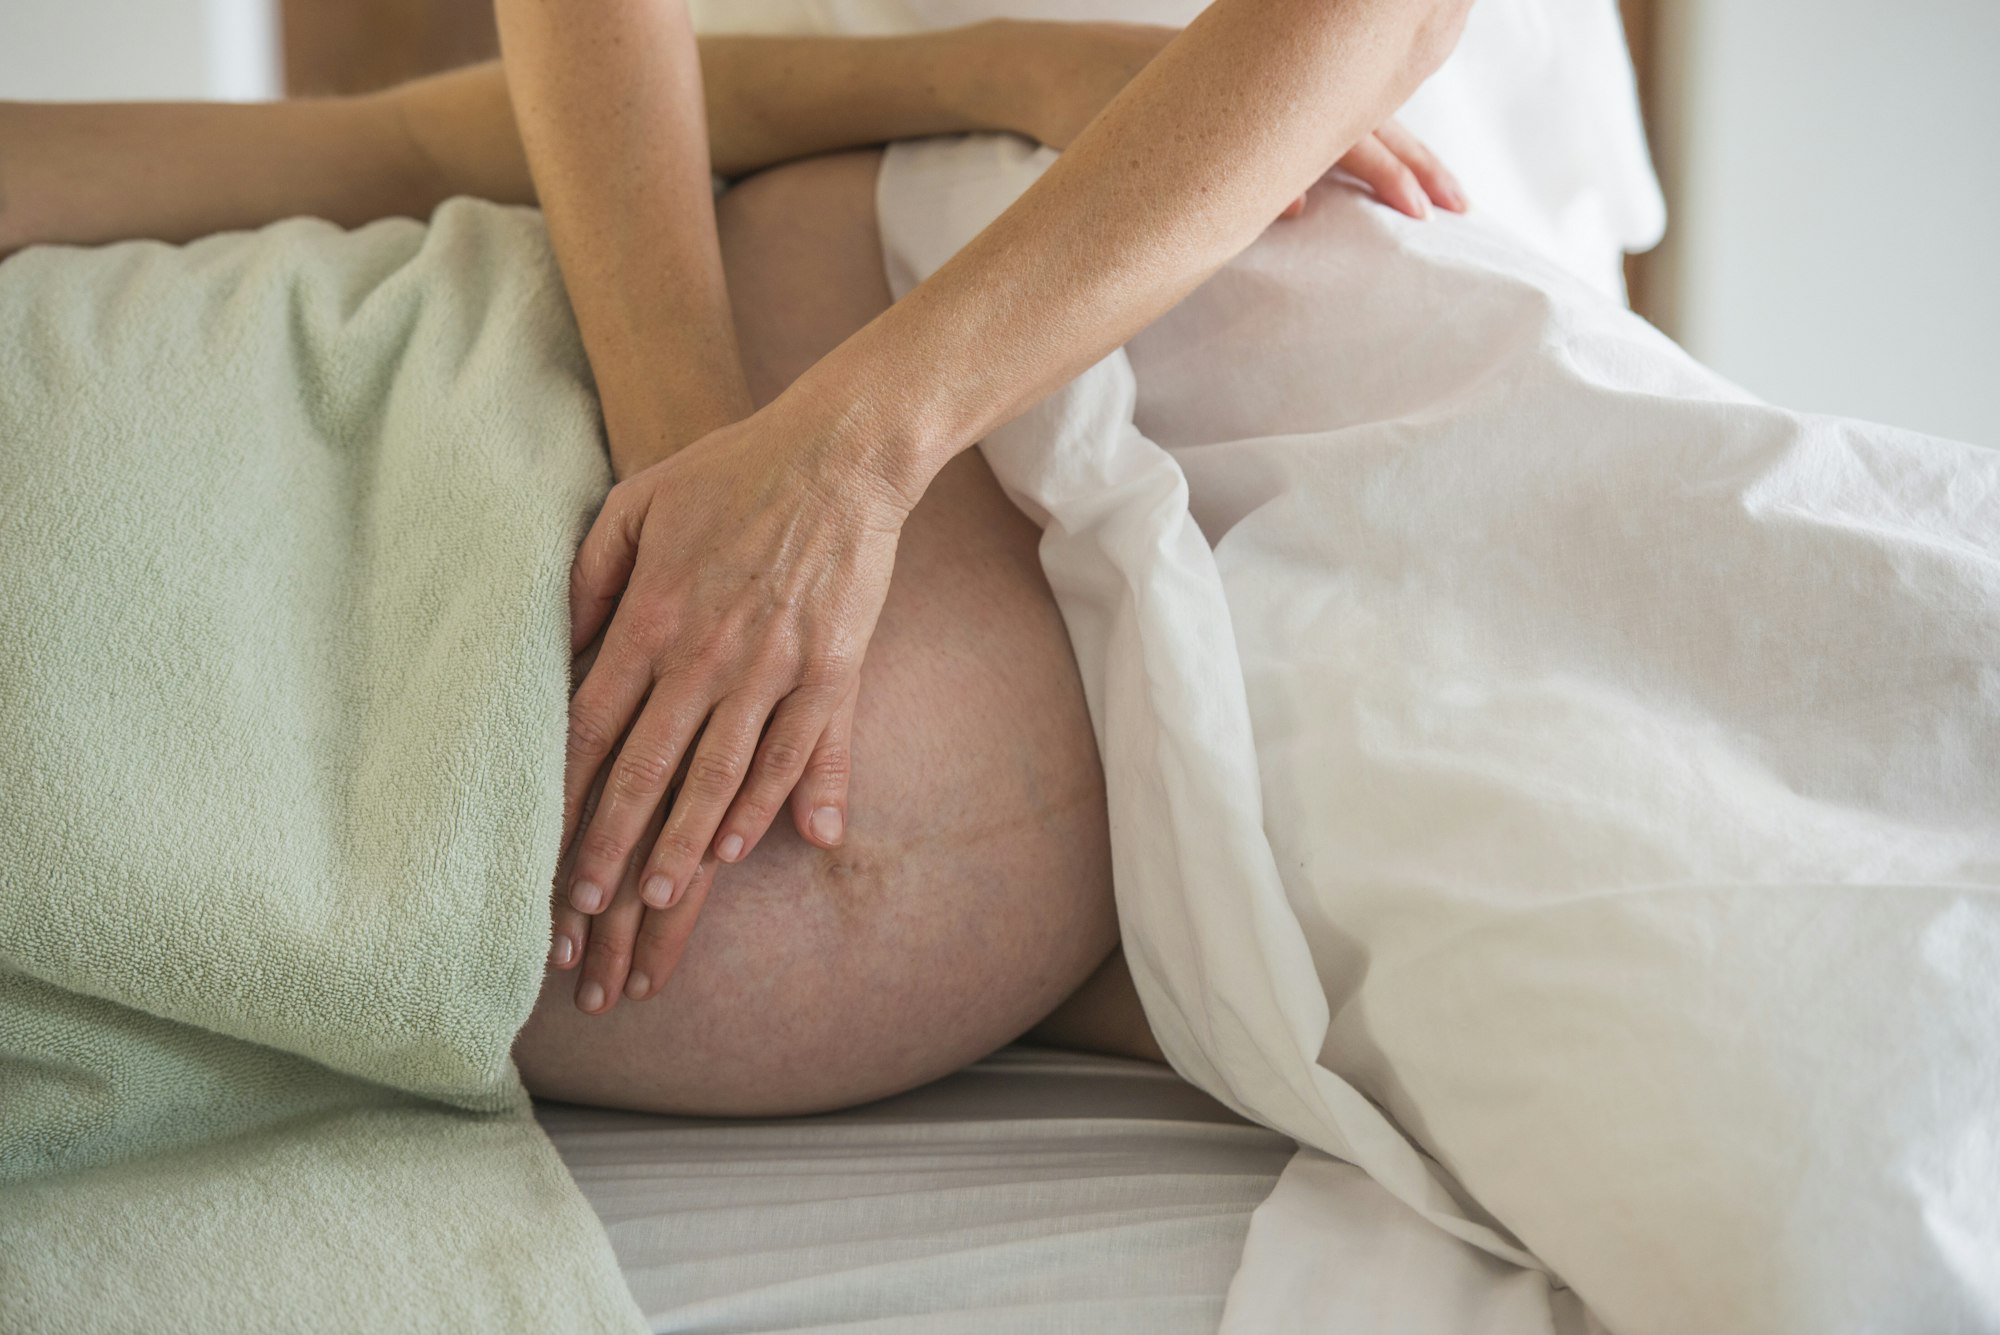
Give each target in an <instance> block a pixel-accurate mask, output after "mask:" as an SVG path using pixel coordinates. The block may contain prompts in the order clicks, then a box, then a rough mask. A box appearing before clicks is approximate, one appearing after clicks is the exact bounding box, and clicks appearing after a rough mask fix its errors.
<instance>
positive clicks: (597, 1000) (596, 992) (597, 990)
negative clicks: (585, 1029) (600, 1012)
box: [576, 983, 604, 1011]
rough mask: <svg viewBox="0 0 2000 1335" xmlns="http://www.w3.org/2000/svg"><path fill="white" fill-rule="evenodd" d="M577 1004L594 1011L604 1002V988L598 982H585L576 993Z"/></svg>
mask: <svg viewBox="0 0 2000 1335" xmlns="http://www.w3.org/2000/svg"><path fill="white" fill-rule="evenodd" d="M576 1004H577V1005H579V1006H581V1007H583V1008H584V1009H585V1010H587V1011H594V1010H596V1009H597V1008H598V1007H599V1006H602V1005H603V1004H604V988H603V987H602V985H600V984H597V983H585V984H584V985H583V988H582V990H580V991H579V992H578V993H577V994H576Z"/></svg>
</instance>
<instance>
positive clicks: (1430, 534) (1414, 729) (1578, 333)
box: [878, 137, 2000, 1335]
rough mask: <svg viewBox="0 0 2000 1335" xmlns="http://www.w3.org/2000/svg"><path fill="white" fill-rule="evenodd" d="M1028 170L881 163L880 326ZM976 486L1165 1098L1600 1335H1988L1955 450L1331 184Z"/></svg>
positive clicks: (1289, 1238)
mask: <svg viewBox="0 0 2000 1335" xmlns="http://www.w3.org/2000/svg"><path fill="white" fill-rule="evenodd" d="M1050 160H1052V155H1049V154H1047V153H1046V152H1045V151H1032V152H1031V151H1029V150H1027V149H1025V148H1024V147H1023V146H1022V145H1020V144H1019V143H1018V142H1017V141H1011V140H1003V139H998V138H993V137H985V138H976V139H970V140H965V141H960V142H944V141H937V142H932V143H928V144H923V145H902V146H898V147H897V148H895V149H892V150H891V151H890V154H889V157H888V159H887V162H886V164H885V167H884V171H883V175H882V178H881V182H880V187H879V195H878V203H879V206H880V216H881V223H882V229H883V235H884V245H885V252H886V257H887V260H888V263H889V268H890V274H891V279H892V284H893V286H894V287H895V289H896V290H897V291H898V292H899V293H901V292H903V291H906V290H907V289H908V288H909V287H910V286H911V285H913V284H914V283H915V282H916V281H917V280H919V279H920V278H921V277H922V276H923V275H925V274H927V273H929V272H930V271H932V270H933V269H934V268H936V267H937V265H939V264H940V263H942V262H943V261H944V260H945V259H946V258H948V257H949V255H950V254H951V253H952V252H953V251H954V250H955V249H956V248H957V246H958V245H960V244H961V243H962V242H963V241H964V240H965V239H967V238H969V237H970V236H972V235H973V234H974V233H976V232H977V231H978V229H979V228H980V227H981V226H983V225H984V224H985V223H986V222H987V221H988V220H989V219H990V218H991V217H993V216H995V215H996V214H997V213H998V212H999V211H1000V210H1001V209H1002V208H1003V207H1004V206H1005V205H1006V204H1007V203H1008V202H1009V201H1010V200H1011V199H1012V198H1013V197H1014V196H1015V195H1016V194H1018V192H1019V191H1020V190H1022V189H1024V188H1025V187H1026V186H1027V185H1028V184H1029V183H1031V182H1032V181H1033V179H1034V178H1035V176H1036V174H1037V173H1038V172H1039V171H1040V170H1041V169H1042V168H1043V167H1044V166H1045V165H1046V163H1047V162H1048V161H1050ZM983 449H984V451H985V453H986V456H987V458H988V460H989V461H990V462H991V463H992V465H993V468H994V471H995V473H996V474H997V475H998V476H999V478H1000V480H1001V481H1002V483H1003V484H1004V485H1005V486H1007V488H1008V489H1009V491H1010V494H1012V495H1013V496H1014V497H1015V499H1016V500H1017V502H1018V503H1020V504H1021V505H1022V507H1023V508H1024V510H1026V511H1027V512H1028V513H1030V514H1031V515H1033V516H1034V517H1036V518H1037V519H1038V520H1039V521H1040V522H1042V523H1043V525H1044V530H1045V531H1044V537H1043V542H1042V549H1041V552H1042V562H1043V567H1044V569H1045V570H1046V571H1047V573H1048V575H1049V577H1050V582H1051V585H1052V587H1053V588H1054V590H1055V593H1056V597H1057V600H1058V603H1059V604H1060V605H1061V607H1062V610H1063V612H1064V616H1065V619H1066V621H1067V624H1068V627H1069V631H1070V638H1071V642H1072V645H1073V647H1074V648H1075V650H1076V654H1077V660H1078V664H1079V667H1080V669H1081V671H1082V674H1083V681H1084V687H1085V691H1086V694H1087V696H1088V698H1089V702H1090V706H1091V712H1092V718H1093V722H1094V724H1095V726H1096V728H1097V730H1098V738H1099V746H1100V751H1101V752H1102V755H1103V758H1104V764H1105V773H1106V780H1107V786H1108V792H1109V800H1110V813H1111V827H1112V833H1113V859H1114V874H1115V878H1116V883H1117V893H1118V901H1119V917H1120V923H1121V927H1122V929H1123V932H1124V940H1125V950H1126V957H1127V960H1128V962H1129V963H1130V965H1131V967H1132V972H1133V976H1134V979H1135V981H1136V982H1137V984H1138V987H1139V990H1140V994H1141V997H1142V999H1143V1000H1144V1003H1145V1007H1146V1012H1147V1016H1148V1019H1149V1020H1150V1021H1151V1023H1152V1026H1153V1028H1154V1031H1155V1033H1156V1034H1157V1035H1158V1037H1159V1039H1160V1041H1161V1043H1162V1045H1163V1047H1164V1048H1165V1049H1166V1052H1167V1054H1168V1056H1169V1057H1170V1058H1171V1059H1172V1061H1173V1062H1174V1064H1175V1066H1176V1067H1177V1068H1179V1069H1180V1070H1181V1071H1183V1072H1184V1073H1185V1074H1187V1075H1188V1076H1189V1078H1190V1079H1192V1080H1194V1081H1195V1082H1196V1083H1198V1084H1200V1085H1202V1086H1203V1087H1204V1088H1206V1089H1208V1090H1209V1091H1210V1092H1212V1093H1214V1094H1216V1095H1217V1096H1218V1097H1220V1098H1222V1099H1223V1100H1224V1101H1225V1102H1228V1103H1230V1104H1231V1105H1232V1106H1235V1107H1237V1108H1239V1109H1242V1110H1246V1111H1248V1112H1251V1113H1252V1114H1253V1115H1254V1116H1255V1117H1256V1118H1257V1119H1258V1120H1260V1121H1263V1122H1265V1123H1266V1124H1268V1125H1271V1126H1274V1127H1278V1128H1281V1129H1283V1130H1285V1131H1287V1132H1289V1133H1291V1134H1293V1135H1295V1136H1297V1137H1298V1138H1299V1140H1300V1141H1301V1142H1302V1143H1304V1144H1306V1145H1310V1146H1315V1147H1318V1148H1319V1149H1321V1150H1324V1151H1326V1152H1328V1153H1330V1154H1333V1155H1336V1156H1338V1157H1340V1158H1342V1159H1345V1160H1347V1161H1349V1162H1352V1163H1355V1164H1359V1165H1361V1166H1362V1167H1364V1168H1366V1169H1367V1170H1368V1171H1369V1173H1370V1174H1371V1175H1372V1176H1374V1177H1375V1179H1376V1180H1377V1181H1379V1182H1381V1183H1382V1184H1383V1185H1384V1186H1386V1187H1387V1188H1388V1189H1389V1190H1390V1191H1391V1192H1392V1193H1394V1194H1395V1195H1396V1196H1398V1197H1399V1198H1400V1199H1402V1200H1403V1201H1405V1202H1406V1203H1408V1204H1409V1205H1410V1206H1411V1207H1412V1209H1413V1210H1415V1211H1416V1212H1417V1213H1418V1214H1420V1215H1422V1216H1423V1217H1424V1218H1425V1219H1427V1220H1429V1221H1430V1222H1431V1223H1432V1224H1434V1225H1435V1226H1436V1227H1437V1228H1438V1229H1441V1230H1443V1231H1444V1232H1446V1233H1449V1234H1451V1235H1452V1236H1454V1237H1456V1238H1459V1239H1461V1240H1462V1241H1463V1242H1465V1243H1467V1244H1470V1245H1472V1246H1476V1247H1478V1248H1481V1249H1483V1250H1485V1251H1487V1252H1488V1253H1490V1254H1492V1255H1494V1256H1496V1257H1501V1258H1505V1259H1509V1260H1513V1261H1517V1262H1519V1263H1520V1264H1521V1265H1522V1266H1524V1267H1529V1268H1533V1269H1536V1270H1543V1271H1547V1272H1549V1273H1551V1274H1553V1275H1555V1276H1559V1277H1560V1279H1561V1280H1562V1281H1564V1282H1566V1283H1567V1284H1568V1285H1569V1286H1572V1287H1573V1288H1574V1290H1575V1292H1576V1293H1577V1294H1578V1295H1580V1296H1581V1297H1582V1298H1583V1299H1584V1300H1585V1301H1586V1302H1588V1303H1589V1305H1590V1307H1591V1309H1592V1310H1593V1312H1594V1313H1595V1314H1596V1317H1597V1318H1598V1319H1600V1320H1602V1321H1603V1322H1604V1323H1605V1324H1606V1325H1607V1326H1609V1327H1610V1328H1611V1329H1614V1330H1617V1331H1621V1332H1634V1333H1637V1332H1651V1331H1658V1332H1663V1333H1665V1332H1676V1333H1677V1332H1683V1331H1689V1330H1701V1331H1704V1332H1711V1333H1720V1332H1731V1331H1741V1332H1745V1335H1781V1333H1783V1332H1793V1331H1796V1332H1801V1335H1804V1333H1805V1332H1812V1333H1813V1335H1823V1333H1824V1332H1838V1331H1857V1332H1860V1331H1870V1332H1872V1331H1881V1330H1908V1331H1916V1332H1925V1333H1926V1335H1928V1333H1929V1332H1943V1331H1972V1330H2000V1264H1996V1261H1995V1258H1996V1257H2000V1195H1996V1193H1994V1192H1993V1191H1992V1189H1991V1188H1992V1184H1993V1182H1994V1181H1996V1180H2000V1116H1997V1115H1996V1113H1995V1109H1996V1108H2000V1049H1996V1046H1995V1043H1994V1035H1995V1034H2000V894H1996V890H2000V456H1996V455H1995V454H1994V453H1992V452H1991V451H1986V450H1981V449H1978V448H1976V447H1973V446H1969V445H1960V444H1955V443H1952V442H1948V441H1941V440H1933V439H1928V438H1925V437H1921V436H1917V435H1914V434H1912V433H1907V432H1899V431H1895V430H1892V429H1890V428H1886V427H1877V426H1872V425H1868V424H1864V423H1856V422H1847V421H1838V420H1832V419H1826V418H1815V417H1809V416H1803V415H1799V414H1794V413H1789V412H1786V411H1783V410H1781V409H1777V408H1773V407H1769V406H1766V405H1763V404H1760V403H1758V402H1756V401H1755V400H1753V399H1752V398H1750V397H1749V396H1748V395H1746V394H1744V393H1742V392H1741V391H1740V390H1738V389H1736V388H1735V387H1733V386H1731V385H1729V384H1728V383H1726V382H1724V381H1722V380H1721V379H1720V378H1719V377H1716V376H1715V375H1713V374H1712V373H1710V372H1708V371H1706V370H1705V369H1704V368H1702V367H1700V366H1699V365H1697V364H1695V363H1694V362H1693V361H1691V360H1690V359H1689V358H1687V357H1686V355H1685V354H1683V353H1682V352H1680V350H1679V349H1677V348H1675V347H1674V346H1673V345H1672V344H1671V343H1670V342H1668V341H1667V340H1665V339H1664V338H1662V337H1661V336H1660V335H1659V334H1658V333H1657V332H1656V331H1654V330H1652V329H1651V328H1650V327H1649V326H1647V325H1646V324H1645V323H1644V322H1643V321H1641V320H1639V319H1637V317H1635V316H1633V315H1631V314H1630V313H1629V312H1627V311H1624V310H1622V309H1620V308H1619V307H1617V306H1616V305H1614V304H1612V303H1611V302H1609V301H1607V300H1605V299H1604V298H1603V296H1602V295H1601V294H1599V293H1597V292H1594V291H1592V290H1591V289H1590V288H1588V287H1587V286H1585V285H1584V284H1582V283H1580V282H1578V281H1576V279H1575V278H1574V277H1572V276H1570V275H1568V274H1566V273H1564V272H1563V271H1562V270H1560V269H1559V268H1557V267H1555V266H1553V265H1551V264H1548V263H1546V262H1545V261H1543V260H1540V259H1538V258H1537V257H1536V256H1535V255H1534V254H1533V253H1532V252H1531V251H1529V250H1528V249H1526V248H1524V247H1523V246H1521V245H1520V244H1519V243H1518V241H1517V240H1515V239H1513V238H1510V237H1509V236H1507V235H1505V234H1504V233H1503V232H1501V231H1500V230H1499V229H1495V228H1493V227H1491V226H1489V225H1487V224H1485V223H1484V222H1483V221H1482V220H1481V219H1480V218H1479V217H1477V216H1476V215H1475V216H1474V217H1472V218H1464V219H1461V218H1451V217H1441V218H1439V219H1437V220H1435V221H1432V222H1428V223H1418V222H1412V221H1410V220H1407V219H1403V218H1401V217H1400V216H1399V215H1395V214H1393V213H1391V212H1390V211H1389V210H1386V209H1384V208H1382V207H1380V206H1378V205H1375V204H1373V203H1371V202H1369V201H1367V200H1366V199H1364V198H1363V197H1362V196H1360V195H1359V194H1357V193H1355V192H1353V191H1351V190H1348V189H1345V188H1342V187H1339V186H1337V185H1330V186H1326V187H1322V188H1321V189H1320V190H1318V191H1316V192H1315V193H1314V196H1313V199H1312V201H1311V203H1310V205H1309V207H1308V210H1307V213H1306V215H1305V217H1303V218H1302V219H1300V220H1299V221H1298V222H1297V223H1295V224H1287V225H1284V226H1281V227H1277V228H1274V229H1272V230H1271V231H1270V232H1269V233H1268V234H1267V235H1266V236H1265V238H1264V239H1263V240H1262V241H1260V242H1258V243H1257V244H1256V245H1254V246H1253V247H1252V248H1251V249H1250V250H1249V251H1248V252H1246V253H1245V255H1243V256H1242V257H1240V258H1239V259H1238V260H1237V261H1236V262H1234V263H1232V264H1231V265H1230V266H1229V267H1228V268H1227V269H1225V270H1224V271H1223V272H1222V273H1221V274H1219V275H1218V276H1217V277H1216V278H1215V279H1213V280H1211V282H1209V283H1208V284H1207V285H1205V286H1204V287H1203V288H1202V289H1200V290H1199V291H1198V292H1197V293H1195V294H1194V295H1193V296H1192V297H1191V298H1190V299H1189V300H1188V301H1186V302H1185V303H1183V304H1182V306H1180V307H1179V308H1177V309H1176V310H1175V311H1173V312H1172V313H1170V314H1169V315H1168V316H1166V317H1164V318H1163V319H1162V320H1161V321H1160V322H1159V323H1158V324H1156V325H1155V326H1153V327H1152V328H1151V329H1149V330H1147V331H1146V332H1145V333H1144V334H1142V335H1141V336H1140V337H1139V338H1138V339H1136V340H1134V342H1133V344H1132V346H1131V348H1130V349H1129V355H1128V354H1127V353H1126V352H1120V353H1117V354H1114V355H1113V356H1111V357H1109V358H1107V359H1106V360H1105V361H1104V362H1103V363H1100V364H1099V365H1098V366H1097V367H1095V368H1093V369H1092V370H1091V371H1089V372H1087V373H1086V374H1085V375H1084V376H1082V377H1080V378H1079V379H1078V380H1077V381H1076V382H1075V383H1073V384H1072V385H1070V386H1069V387H1067V388H1066V389H1064V390H1063V391H1061V392H1059V393H1058V394H1056V395H1055V396H1053V397H1052V398H1051V399H1050V400H1048V401H1047V402H1046V403H1044V404H1042V405H1040V406H1039V407H1037V408H1036V409H1034V410H1032V411H1030V412H1029V413H1028V414H1026V415H1025V416H1024V417H1022V418H1021V419H1020V420H1018V421H1017V422H1014V423H1011V424H1009V425H1008V426H1006V427H1004V428H1002V429H1001V430H999V431H997V432H996V433H994V435H993V436H991V437H989V439H988V440H987V441H986V442H985V443H984V445H983ZM1426 1156H1430V1157H1426ZM1313 1162H1314V1161H1313V1160H1311V1159H1301V1160H1300V1162H1299V1166H1298V1167H1299V1172H1300V1173H1302V1174H1303V1173H1306V1172H1308V1171H1309V1170H1310V1165H1311V1164H1312V1163H1313ZM1440 1165H1442V1170H1440ZM1307 1185H1308V1184H1303V1183H1302V1184H1301V1191H1302V1192H1305V1189H1306V1186H1307ZM1306 1194H1311V1193H1310V1192H1306ZM1296 1195H1297V1193H1288V1192H1286V1191H1283V1190H1281V1191H1280V1192H1279V1193H1278V1194H1277V1195H1276V1196H1274V1198H1273V1202H1274V1204H1273V1210H1274V1213H1275V1212H1276V1211H1277V1206H1278V1204H1279V1203H1280V1197H1287V1198H1290V1197H1294V1196H1296ZM1320 1196H1321V1197H1322V1198H1323V1199H1324V1193H1320ZM1294 1203H1296V1202H1294ZM1324 1203H1325V1205H1326V1208H1327V1209H1329V1210H1331V1209H1334V1208H1336V1203H1335V1202H1333V1201H1332V1200H1330V1199H1324ZM1287 1208H1289V1206H1288V1207H1287ZM1266 1234H1267V1236H1266V1237H1265V1238H1264V1240H1263V1243H1262V1244H1260V1243H1259V1239H1258V1236H1257V1234H1256V1233H1254V1232H1253V1235H1252V1238H1251V1243H1252V1247H1251V1253H1252V1254H1250V1255H1246V1258H1245V1265H1244V1276H1243V1278H1241V1279H1240V1280H1239V1283H1238V1284H1237V1286H1236V1289H1235V1290H1234V1291H1233V1293H1232V1300H1231V1311H1230V1318H1229V1324H1228V1325H1226V1327H1225V1328H1226V1329H1229V1330H1231V1331H1237V1330H1240V1331H1242V1332H1244V1333H1245V1335H1262V1332H1265V1331H1269V1330H1273V1329H1297V1330H1301V1331H1304V1330H1315V1331H1318V1330H1324V1331H1327V1332H1332V1331H1336V1330H1339V1329H1340V1328H1341V1327H1340V1325H1339V1324H1338V1322H1336V1321H1333V1320H1330V1319H1328V1317H1327V1315H1326V1314H1325V1313H1324V1312H1316V1311H1314V1310H1313V1309H1312V1308H1311V1307H1310V1306H1309V1305H1307V1304H1305V1303H1303V1302H1292V1303H1289V1304H1286V1305H1284V1306H1283V1307H1282V1308H1281V1309H1279V1310H1272V1309H1270V1308H1269V1307H1268V1301H1269V1295H1268V1294H1267V1293H1263V1292H1259V1291H1257V1286H1256V1285H1255V1284H1253V1283H1252V1282H1251V1280H1252V1277H1254V1276H1255V1275H1264V1276H1267V1277H1268V1276H1271V1275H1287V1274H1299V1273H1304V1272H1306V1271H1308V1270H1309V1269H1310V1268H1311V1267H1312V1266H1314V1265H1316V1264H1317V1263H1318V1262H1319V1260H1320V1259H1321V1258H1322V1257H1323V1256H1324V1249H1323V1247H1321V1246H1320V1245H1319V1244H1318V1243H1317V1241H1316V1240H1315V1239H1314V1237H1313V1236H1311V1234H1310V1232H1309V1231H1301V1230H1300V1229H1297V1228H1292V1229H1280V1228H1273V1229H1271V1230H1266ZM1260 1245H1262V1246H1265V1247H1267V1248H1271V1249H1276V1250H1275V1252H1274V1253H1272V1254H1267V1255H1265V1256H1263V1257H1261V1258H1260V1257H1259V1256H1258V1255H1256V1252H1257V1251H1258V1249H1259V1247H1260ZM1547 1293H1548V1304H1547V1312H1546V1314H1545V1319H1546V1321H1547V1322H1548V1323H1550V1324H1551V1325H1554V1326H1557V1327H1560V1326H1562V1325H1564V1324H1566V1323H1567V1322H1568V1321H1570V1320H1571V1319H1572V1318H1574V1317H1576V1316H1577V1314H1576V1313H1574V1312H1573V1311H1566V1310H1565V1308H1564V1304H1565V1303H1566V1302H1568V1301H1570V1300H1569V1299H1566V1298H1565V1297H1564V1296H1563V1294H1562V1291H1561V1290H1559V1289H1555V1288H1550V1289H1548V1290H1547ZM1250 1311H1256V1312H1257V1313H1258V1317H1257V1318H1256V1319H1251V1318H1248V1317H1244V1316H1242V1314H1243V1313H1245V1312H1250Z"/></svg>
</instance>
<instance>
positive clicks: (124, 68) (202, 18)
mask: <svg viewBox="0 0 2000 1335" xmlns="http://www.w3.org/2000/svg"><path fill="white" fill-rule="evenodd" d="M276 5H277V0H0V98H21V99H28V100H43V99H47V100H62V101H91V100H109V99H122V98H226V99H229V100H231V101H254V100H256V99H259V98H267V97H276V96H277V95H278V92H279V89H280V88H281V87H282V86H283V80H282V74H281V66H280V63H279V54H278V20H277V9H276Z"/></svg>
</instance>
